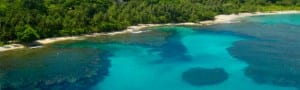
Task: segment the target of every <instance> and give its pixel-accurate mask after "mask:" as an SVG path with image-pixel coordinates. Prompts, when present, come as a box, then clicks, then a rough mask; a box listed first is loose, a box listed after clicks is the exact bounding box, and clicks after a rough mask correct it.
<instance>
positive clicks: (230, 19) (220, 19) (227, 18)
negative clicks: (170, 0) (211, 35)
mask: <svg viewBox="0 0 300 90" xmlns="http://www.w3.org/2000/svg"><path fill="white" fill-rule="evenodd" d="M296 13H300V11H273V12H255V13H239V14H230V15H217V16H216V17H215V20H207V21H200V22H198V23H194V22H186V23H167V24H138V25H136V26H129V27H128V28H127V29H125V30H122V31H117V32H111V33H93V34H85V35H80V36H66V37H55V38H47V39H41V40H37V41H36V42H38V43H41V44H50V43H54V42H58V41H65V40H83V39H85V38H87V37H96V36H100V35H117V34H124V33H140V32H142V31H140V30H142V29H143V28H147V27H156V26H175V25H186V26H201V25H212V24H218V23H235V22H239V21H237V19H238V18H242V17H249V16H259V15H276V14H296ZM21 48H25V46H23V45H21V44H10V45H5V46H2V47H0V52H3V51H8V50H15V49H21Z"/></svg>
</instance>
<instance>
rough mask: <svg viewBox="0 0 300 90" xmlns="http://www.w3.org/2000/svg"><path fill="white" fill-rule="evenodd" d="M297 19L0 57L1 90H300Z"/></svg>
mask: <svg viewBox="0 0 300 90" xmlns="http://www.w3.org/2000/svg"><path fill="white" fill-rule="evenodd" d="M298 18H300V15H298V14H289V15H272V16H255V17H247V18H244V19H242V22H241V23H232V24H218V25H211V26H202V27H187V26H164V27H155V28H148V29H147V30H146V32H143V33H138V34H136V33H135V34H123V35H115V36H99V37H95V38H89V39H87V40H82V41H65V42H59V43H55V44H52V45H49V46H46V47H44V48H40V49H28V50H19V51H11V52H5V53H0V58H1V60H0V90H1V89H3V90H11V89H17V90H22V89H28V90H31V89H43V90H82V89H90V90H297V89H299V86H300V62H299V60H300V54H299V53H298V52H299V51H300V43H299V42H300V39H299V38H300V35H298V34H300V26H299V25H300V21H297V19H298ZM195 68H198V69H195ZM190 70H195V71H194V72H192V73H188V74H189V75H183V73H185V72H186V71H190ZM203 72H205V73H203ZM214 72H222V73H217V74H215V73H214ZM193 73H194V74H193ZM199 73H201V74H202V75H199ZM195 75H199V76H195ZM200 76H201V77H206V78H199V77H200ZM186 78H192V79H191V80H194V81H195V82H200V83H201V84H199V83H198V84H191V82H190V81H189V80H186ZM193 78H194V79H193ZM220 78H222V79H220ZM208 82H214V83H208Z"/></svg>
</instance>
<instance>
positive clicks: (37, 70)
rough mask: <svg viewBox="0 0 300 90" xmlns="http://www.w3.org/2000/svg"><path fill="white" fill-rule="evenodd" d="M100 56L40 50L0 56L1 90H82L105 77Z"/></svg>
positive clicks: (103, 57)
mask: <svg viewBox="0 0 300 90" xmlns="http://www.w3.org/2000/svg"><path fill="white" fill-rule="evenodd" d="M107 56H108V55H107V54H105V53H104V52H101V51H98V50H93V49H84V48H66V49H54V48H41V49H30V50H18V51H11V52H6V53H5V54H1V55H0V58H1V60H0V89H1V90H83V89H88V88H90V87H91V86H93V85H95V84H97V83H98V82H99V81H101V80H103V79H104V77H105V76H106V75H108V68H109V67H110V62H109V60H107V59H106V58H107Z"/></svg>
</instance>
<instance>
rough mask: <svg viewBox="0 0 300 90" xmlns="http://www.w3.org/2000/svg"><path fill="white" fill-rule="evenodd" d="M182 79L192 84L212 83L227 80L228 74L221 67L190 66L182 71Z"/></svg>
mask: <svg viewBox="0 0 300 90" xmlns="http://www.w3.org/2000/svg"><path fill="white" fill-rule="evenodd" d="M182 79H183V80H184V81H185V82H187V83H189V84H191V85H193V86H204V85H214V84H219V83H222V82H224V81H225V80H227V79H228V74H227V73H226V72H225V71H224V69H222V68H215V69H205V68H191V69H189V70H187V71H185V72H183V74H182Z"/></svg>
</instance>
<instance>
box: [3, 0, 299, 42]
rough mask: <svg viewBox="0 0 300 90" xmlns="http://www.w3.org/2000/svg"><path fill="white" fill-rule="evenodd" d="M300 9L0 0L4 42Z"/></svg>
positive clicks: (234, 1)
mask: <svg viewBox="0 0 300 90" xmlns="http://www.w3.org/2000/svg"><path fill="white" fill-rule="evenodd" d="M299 8H300V0H0V44H5V43H8V42H31V41H34V40H37V39H42V38H47V37H57V36H70V35H80V34H86V33H95V32H111V31H116V30H122V29H125V28H126V27H128V26H130V25H135V24H140V23H144V24H146V23H177V22H196V21H201V20H208V19H213V18H214V16H215V15H218V14H230V13H239V12H254V11H273V10H276V11H278V10H297V9H299Z"/></svg>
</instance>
